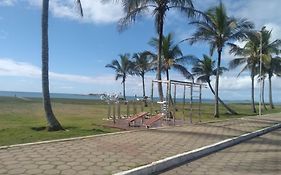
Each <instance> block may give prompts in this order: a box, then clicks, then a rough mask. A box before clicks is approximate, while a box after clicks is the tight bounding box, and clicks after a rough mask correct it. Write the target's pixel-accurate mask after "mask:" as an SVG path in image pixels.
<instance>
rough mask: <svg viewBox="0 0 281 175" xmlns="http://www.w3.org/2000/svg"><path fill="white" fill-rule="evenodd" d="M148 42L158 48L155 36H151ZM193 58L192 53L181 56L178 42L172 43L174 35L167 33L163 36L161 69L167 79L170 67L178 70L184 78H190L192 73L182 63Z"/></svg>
mask: <svg viewBox="0 0 281 175" xmlns="http://www.w3.org/2000/svg"><path fill="white" fill-rule="evenodd" d="M149 44H150V45H151V46H152V47H154V48H155V49H156V50H158V46H159V40H158V39H157V38H152V39H151V40H150V42H149ZM191 58H193V56H192V55H188V56H183V54H182V51H181V49H180V47H179V45H178V44H174V36H173V34H171V33H169V34H168V35H167V36H163V42H162V54H161V62H162V68H161V70H162V71H164V72H165V73H166V76H167V80H169V79H170V78H169V70H170V69H171V68H173V69H175V70H177V71H179V72H180V73H181V74H182V75H183V76H184V77H185V78H187V79H190V78H192V74H191V73H190V72H189V71H188V70H187V69H186V67H185V66H184V64H187V63H188V62H189V59H191Z"/></svg>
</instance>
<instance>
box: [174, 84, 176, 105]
mask: <svg viewBox="0 0 281 175" xmlns="http://www.w3.org/2000/svg"><path fill="white" fill-rule="evenodd" d="M176 96H177V85H176V84H174V105H175V104H176Z"/></svg>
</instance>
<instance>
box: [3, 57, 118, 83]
mask: <svg viewBox="0 0 281 175" xmlns="http://www.w3.org/2000/svg"><path fill="white" fill-rule="evenodd" d="M49 75H50V79H53V80H61V81H69V82H76V83H85V84H103V85H105V84H112V82H113V80H114V77H113V76H112V75H104V76H96V77H89V76H83V75H73V74H62V73H56V72H49ZM0 76H13V77H29V78H40V77H41V69H40V67H37V66H34V65H32V64H29V63H25V62H17V61H15V60H12V59H5V58H4V59H3V58H0Z"/></svg>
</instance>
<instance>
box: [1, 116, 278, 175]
mask: <svg viewBox="0 0 281 175" xmlns="http://www.w3.org/2000/svg"><path fill="white" fill-rule="evenodd" d="M278 122H281V114H274V115H270V116H264V117H262V118H258V117H248V118H246V119H235V120H229V121H224V122H217V123H206V124H200V125H192V126H191V125H190V126H185V127H171V128H165V129H155V130H146V131H137V132H131V133H123V134H116V135H108V136H102V137H93V138H87V139H83V140H73V141H65V142H56V143H48V144H40V145H30V146H22V147H14V148H9V149H0V174H8V175H11V174H28V175H29V174H67V175H71V174H81V175H83V174H99V175H100V174H112V173H116V172H120V171H124V170H128V169H132V168H134V167H137V166H141V165H145V164H148V163H151V162H153V161H156V160H159V159H163V158H165V157H169V156H172V155H175V154H179V153H182V152H186V151H190V150H193V149H196V148H199V147H202V146H205V145H209V144H212V143H216V142H218V141H221V140H223V139H226V138H230V137H233V136H238V135H241V134H243V133H246V132H251V131H255V130H257V129H261V128H264V127H267V126H271V125H273V124H275V123H278Z"/></svg>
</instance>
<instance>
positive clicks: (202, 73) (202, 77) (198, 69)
mask: <svg viewBox="0 0 281 175" xmlns="http://www.w3.org/2000/svg"><path fill="white" fill-rule="evenodd" d="M226 70H227V69H226V68H224V67H220V74H221V73H223V71H226ZM216 72H217V70H216V69H215V61H213V60H212V58H211V57H209V56H207V55H203V59H196V60H195V63H194V66H193V68H192V73H193V75H194V76H197V81H200V82H203V83H205V82H206V83H208V86H209V88H210V90H211V91H212V93H213V94H214V95H215V91H214V89H213V87H212V85H211V76H215V75H216ZM218 100H219V102H220V103H221V104H222V105H223V106H224V107H225V108H226V109H227V111H228V112H229V113H231V114H235V115H236V114H237V112H235V111H234V110H233V109H231V108H230V107H228V106H227V105H226V104H225V103H224V102H223V101H222V100H221V99H220V98H218Z"/></svg>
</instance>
